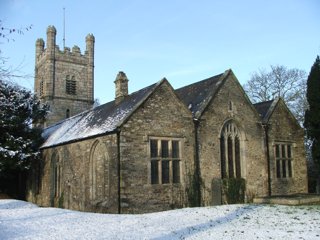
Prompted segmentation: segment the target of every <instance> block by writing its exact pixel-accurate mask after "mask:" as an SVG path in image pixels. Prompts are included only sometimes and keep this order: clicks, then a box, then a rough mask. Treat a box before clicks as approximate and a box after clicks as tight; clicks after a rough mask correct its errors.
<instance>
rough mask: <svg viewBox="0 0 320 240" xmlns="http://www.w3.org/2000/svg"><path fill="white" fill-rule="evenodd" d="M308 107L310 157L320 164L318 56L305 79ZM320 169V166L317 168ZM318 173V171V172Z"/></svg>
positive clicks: (319, 65) (319, 62)
mask: <svg viewBox="0 0 320 240" xmlns="http://www.w3.org/2000/svg"><path fill="white" fill-rule="evenodd" d="M307 100H308V104H309V108H308V109H307V111H306V113H305V122H304V127H305V128H306V132H307V137H308V138H309V139H310V141H311V143H312V158H313V160H314V162H315V163H317V164H318V166H320V58H319V56H317V58H316V61H315V63H314V64H313V66H312V67H311V71H310V74H309V76H308V81H307ZM319 169H320V168H319ZM319 175H320V173H319Z"/></svg>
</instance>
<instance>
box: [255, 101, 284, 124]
mask: <svg viewBox="0 0 320 240" xmlns="http://www.w3.org/2000/svg"><path fill="white" fill-rule="evenodd" d="M278 101H279V98H277V99H273V100H269V101H265V102H259V103H255V104H253V106H254V107H255V109H256V110H257V112H258V113H259V114H260V117H261V119H262V121H263V122H268V120H269V117H270V116H271V113H272V112H273V110H274V108H275V106H276V105H277V103H278Z"/></svg>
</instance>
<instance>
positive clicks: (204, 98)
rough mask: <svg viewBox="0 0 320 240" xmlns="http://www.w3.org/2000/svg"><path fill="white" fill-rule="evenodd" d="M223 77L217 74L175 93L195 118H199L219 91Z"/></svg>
mask: <svg viewBox="0 0 320 240" xmlns="http://www.w3.org/2000/svg"><path fill="white" fill-rule="evenodd" d="M223 75H224V74H219V75H216V76H213V77H211V78H207V79H205V80H202V81H200V82H196V83H193V84H191V85H188V86H185V87H182V88H179V89H177V90H176V91H175V92H176V94H177V95H178V97H179V98H180V99H181V100H182V102H184V104H185V105H186V106H187V107H188V108H189V109H190V111H191V112H192V115H193V116H194V117H195V118H198V117H200V115H201V114H202V112H203V110H204V109H205V107H206V106H207V104H208V103H209V101H210V100H211V99H212V97H213V96H214V95H215V93H216V92H217V90H218V89H219V86H220V85H221V83H222V81H223V79H224V78H223Z"/></svg>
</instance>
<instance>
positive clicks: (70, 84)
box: [66, 75, 77, 95]
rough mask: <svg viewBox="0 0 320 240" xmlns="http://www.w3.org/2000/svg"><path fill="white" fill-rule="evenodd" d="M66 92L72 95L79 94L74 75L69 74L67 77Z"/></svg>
mask: <svg viewBox="0 0 320 240" xmlns="http://www.w3.org/2000/svg"><path fill="white" fill-rule="evenodd" d="M66 93H67V94H70V95H76V94H77V84H76V80H75V77H74V76H71V77H70V75H67V77H66Z"/></svg>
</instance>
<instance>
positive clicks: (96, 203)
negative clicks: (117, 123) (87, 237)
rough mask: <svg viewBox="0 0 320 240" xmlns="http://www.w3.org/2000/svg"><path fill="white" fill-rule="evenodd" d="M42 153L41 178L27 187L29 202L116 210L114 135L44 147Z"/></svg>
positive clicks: (115, 142) (80, 208)
mask: <svg viewBox="0 0 320 240" xmlns="http://www.w3.org/2000/svg"><path fill="white" fill-rule="evenodd" d="M42 154H43V161H42V163H41V164H40V169H39V173H40V176H39V178H38V179H41V180H40V181H38V182H34V183H33V187H31V188H30V191H29V193H28V200H29V201H32V202H35V203H37V204H39V205H40V206H46V207H48V206H54V207H62V208H68V209H73V210H80V211H93V212H110V213H118V194H117V193H118V177H117V176H118V175H117V159H118V158H117V137H116V135H115V134H113V135H106V136H103V137H99V138H95V139H88V140H84V141H80V142H75V143H70V144H66V145H63V146H58V147H55V148H48V149H44V150H43V151H42ZM54 162H56V163H54ZM54 164H56V169H57V171H55V170H54V169H55V167H54ZM32 188H33V189H32ZM36 188H38V189H36Z"/></svg>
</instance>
